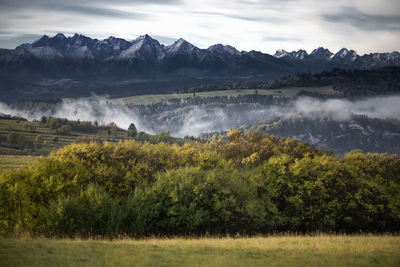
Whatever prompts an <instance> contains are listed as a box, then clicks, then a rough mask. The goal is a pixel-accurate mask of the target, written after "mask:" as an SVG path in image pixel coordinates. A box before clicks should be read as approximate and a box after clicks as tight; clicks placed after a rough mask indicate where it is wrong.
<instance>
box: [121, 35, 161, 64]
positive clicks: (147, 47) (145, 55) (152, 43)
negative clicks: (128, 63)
mask: <svg viewBox="0 0 400 267" xmlns="http://www.w3.org/2000/svg"><path fill="white" fill-rule="evenodd" d="M163 57H164V46H163V45H161V44H160V43H159V42H158V41H157V40H155V39H153V38H151V37H150V36H149V35H147V34H146V35H143V36H140V37H138V38H137V39H136V40H134V41H133V42H132V45H131V46H130V47H129V48H128V49H126V50H124V51H122V52H121V54H120V56H119V58H121V59H129V58H138V59H150V58H151V59H157V60H159V59H161V58H163Z"/></svg>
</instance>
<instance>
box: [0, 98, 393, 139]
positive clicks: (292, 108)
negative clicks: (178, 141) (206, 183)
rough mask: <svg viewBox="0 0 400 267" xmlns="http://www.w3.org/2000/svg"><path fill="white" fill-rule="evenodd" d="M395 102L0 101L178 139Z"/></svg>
mask: <svg viewBox="0 0 400 267" xmlns="http://www.w3.org/2000/svg"><path fill="white" fill-rule="evenodd" d="M398 103H400V96H384V97H372V98H365V99H361V100H355V101H350V100H345V99H329V100H319V99H315V98H308V97H305V98H299V99H297V100H294V101H292V102H290V103H288V104H287V105H279V106H261V105H228V106H224V105H221V106H207V107H204V106H185V107H182V108H177V109H173V110H168V111H166V110H164V111H163V112H162V113H155V112H152V114H151V115H149V114H147V115H146V114H143V113H142V112H141V110H138V109H136V108H128V107H127V106H125V105H123V104H122V103H113V104H110V103H109V101H108V99H107V98H103V97H97V96H94V97H90V98H81V99H64V100H63V101H62V102H61V103H60V104H59V105H58V106H56V107H54V108H52V109H49V110H47V111H43V110H38V111H31V110H18V109H15V108H13V107H11V106H9V105H7V104H4V103H0V113H4V114H12V115H16V116H22V117H25V118H27V119H29V120H33V119H39V118H40V117H41V116H42V115H46V116H53V117H61V118H67V119H70V120H77V119H80V120H81V121H98V122H99V123H100V124H108V123H109V122H115V123H116V124H117V125H118V126H119V127H122V128H125V129H126V128H127V127H128V126H129V124H130V123H132V122H133V123H135V125H136V126H137V128H138V130H139V131H146V132H149V133H160V132H162V131H166V130H169V131H170V132H171V134H172V135H173V136H180V137H183V136H186V135H192V136H198V135H199V134H201V133H206V132H216V131H218V132H220V131H225V130H230V129H234V128H237V127H240V126H242V125H250V124H253V123H254V122H260V121H263V120H267V119H272V118H276V117H283V118H309V119H318V118H330V119H333V120H336V121H347V120H350V119H352V116H353V115H367V116H368V117H370V118H380V119H394V120H398V119H399V118H400V106H399V104H398Z"/></svg>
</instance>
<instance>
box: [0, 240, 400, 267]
mask: <svg viewBox="0 0 400 267" xmlns="http://www.w3.org/2000/svg"><path fill="white" fill-rule="evenodd" d="M0 265H1V266H230V267H231V266H399V265H400V237H398V236H385V235H383V236H374V235H365V236H364V235H356V236H341V235H317V236H271V237H254V238H229V237H226V238H200V239H182V238H174V239H144V240H133V239H122V240H115V241H105V240H79V239H61V240H56V239H30V238H28V239H24V238H22V239H0Z"/></svg>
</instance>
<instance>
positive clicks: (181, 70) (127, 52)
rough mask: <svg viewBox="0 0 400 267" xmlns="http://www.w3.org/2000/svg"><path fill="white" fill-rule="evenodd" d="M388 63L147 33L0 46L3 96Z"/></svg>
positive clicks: (395, 60)
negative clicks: (163, 39) (166, 40)
mask: <svg viewBox="0 0 400 267" xmlns="http://www.w3.org/2000/svg"><path fill="white" fill-rule="evenodd" d="M385 66H400V53H399V52H391V53H371V54H365V55H362V56H360V55H358V54H357V52H355V51H354V50H348V49H346V48H343V49H341V50H340V51H338V52H337V53H335V54H334V53H332V52H331V51H329V50H328V49H326V48H323V47H319V48H317V49H315V50H313V51H312V52H311V53H310V54H308V53H307V52H306V51H305V50H298V51H292V52H287V51H284V50H278V51H277V52H276V53H275V54H274V55H269V54H265V53H262V52H259V51H254V50H253V51H238V50H237V49H236V48H234V47H232V46H229V45H222V44H216V45H212V46H210V47H209V48H207V49H200V48H198V47H196V46H194V45H192V44H191V43H189V42H187V41H185V40H184V39H179V40H177V41H175V42H174V43H173V44H171V45H169V46H165V45H163V44H160V43H159V42H158V41H157V40H155V39H153V38H151V37H150V36H149V35H147V34H146V35H143V36H140V37H138V38H137V39H135V40H133V41H127V40H124V39H121V38H115V37H109V38H107V39H104V40H97V39H92V38H90V37H87V36H84V35H79V34H75V35H74V36H72V37H66V36H65V35H64V34H62V33H59V34H57V35H55V36H53V37H48V36H46V35H44V36H43V37H41V38H40V39H39V40H37V41H35V42H33V43H30V44H29V43H26V44H22V45H20V46H18V47H16V48H15V49H0V100H2V101H16V100H20V99H24V98H32V97H35V98H40V97H61V96H82V95H88V94H90V92H94V93H98V94H104V93H107V94H110V95H115V96H117V95H118V96H122V95H130V94H131V95H132V94H141V93H155V92H164V91H169V90H177V89H180V88H183V87H187V86H197V85H199V84H204V83H211V82H212V83H215V82H219V81H243V80H263V81H268V80H273V79H278V78H281V77H283V76H287V75H291V74H295V73H299V72H320V71H324V70H330V69H332V68H344V69H366V68H378V67H385ZM149 90H152V91H151V92H149Z"/></svg>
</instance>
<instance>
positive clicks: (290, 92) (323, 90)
mask: <svg viewBox="0 0 400 267" xmlns="http://www.w3.org/2000/svg"><path fill="white" fill-rule="evenodd" d="M256 91H257V94H259V95H272V96H276V97H280V96H282V97H283V96H284V97H293V96H296V94H297V93H299V92H300V91H307V92H311V93H319V94H334V93H335V91H334V90H333V89H332V86H324V87H292V88H284V89H269V90H264V89H237V90H223V91H208V92H196V93H195V96H196V97H201V98H205V97H214V96H227V97H235V96H241V95H252V94H255V93H256ZM191 97H193V93H184V94H177V93H175V94H158V95H156V94H155V95H137V96H129V97H123V98H115V99H113V100H112V101H116V102H118V101H122V102H123V103H125V104H131V103H132V104H135V105H148V104H154V103H159V102H162V101H168V100H169V99H173V98H180V99H181V101H182V102H184V101H185V99H187V98H191Z"/></svg>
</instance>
